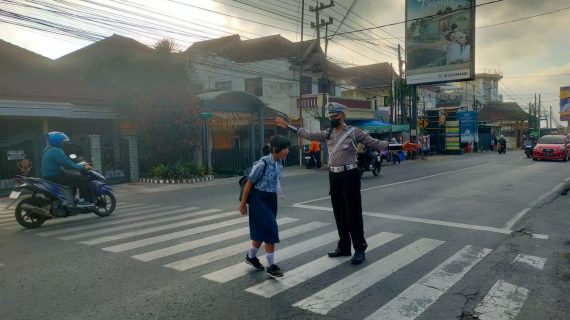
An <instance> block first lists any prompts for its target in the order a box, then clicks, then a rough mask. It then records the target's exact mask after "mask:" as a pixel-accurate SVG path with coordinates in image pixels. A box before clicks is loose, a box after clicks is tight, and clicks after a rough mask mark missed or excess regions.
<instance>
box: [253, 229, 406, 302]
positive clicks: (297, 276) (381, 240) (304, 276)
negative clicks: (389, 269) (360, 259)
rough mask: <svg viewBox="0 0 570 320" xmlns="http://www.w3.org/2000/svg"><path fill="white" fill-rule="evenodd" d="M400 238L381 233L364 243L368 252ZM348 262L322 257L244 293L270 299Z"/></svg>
mask: <svg viewBox="0 0 570 320" xmlns="http://www.w3.org/2000/svg"><path fill="white" fill-rule="evenodd" d="M401 236H402V235H401V234H396V233H389V232H382V233H379V234H377V235H374V236H372V237H370V238H368V239H367V240H366V242H368V250H372V249H375V248H378V247H380V246H382V245H384V244H386V243H388V242H390V241H393V240H395V239H397V238H399V237H401ZM348 260H350V257H346V258H344V259H343V258H329V257H328V256H324V257H321V258H319V259H317V260H313V261H311V262H309V263H307V264H304V265H301V266H299V267H298V268H296V269H293V270H290V271H286V272H285V275H284V276H283V277H282V278H279V281H274V280H273V279H269V280H266V281H263V282H262V283H260V284H258V285H255V286H253V287H249V288H247V289H245V291H247V292H251V293H253V294H256V295H258V296H261V297H264V298H271V297H273V296H275V295H277V294H279V293H281V292H283V291H285V290H287V289H290V288H293V287H295V286H297V285H299V284H301V283H303V282H305V281H307V280H309V279H311V278H314V277H316V276H318V275H320V274H322V273H324V272H326V271H329V270H331V269H333V268H334V267H337V266H339V265H341V264H343V263H346V262H347V261H348Z"/></svg>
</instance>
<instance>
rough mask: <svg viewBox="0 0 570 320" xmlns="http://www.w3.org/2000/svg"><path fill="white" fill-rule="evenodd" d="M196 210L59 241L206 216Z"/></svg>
mask: <svg viewBox="0 0 570 320" xmlns="http://www.w3.org/2000/svg"><path fill="white" fill-rule="evenodd" d="M195 209H198V208H197V207H194V208H188V209H187V210H185V211H182V212H179V213H178V214H176V215H175V216H169V217H166V218H156V219H146V220H144V221H139V222H134V223H129V224H126V225H120V226H117V227H111V228H104V229H97V230H94V231H88V232H82V233H79V234H74V235H70V236H65V237H61V238H59V239H61V240H75V239H81V238H87V237H91V236H97V235H100V234H104V233H110V232H114V231H120V230H127V229H133V228H136V227H142V226H148V225H153V224H160V223H165V222H169V221H177V220H182V219H186V218H191V217H195V216H199V215H202V214H204V211H192V210H195ZM207 213H209V212H207ZM222 217H223V216H222Z"/></svg>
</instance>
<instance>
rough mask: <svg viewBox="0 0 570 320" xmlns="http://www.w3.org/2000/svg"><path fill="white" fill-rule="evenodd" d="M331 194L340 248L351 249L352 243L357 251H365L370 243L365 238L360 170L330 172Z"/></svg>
mask: <svg viewBox="0 0 570 320" xmlns="http://www.w3.org/2000/svg"><path fill="white" fill-rule="evenodd" d="M329 183H330V195H331V201H332V206H333V212H334V218H335V220H336V228H337V230H338V236H339V238H340V240H339V241H338V248H339V249H340V250H342V251H345V252H346V251H350V243H351V241H350V240H351V239H352V244H353V247H354V250H355V251H365V250H366V247H368V245H367V244H366V240H365V239H364V226H363V222H362V202H361V199H360V170H359V169H357V168H356V169H352V170H348V171H343V172H338V173H334V172H329Z"/></svg>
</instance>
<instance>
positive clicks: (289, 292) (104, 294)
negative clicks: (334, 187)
mask: <svg viewBox="0 0 570 320" xmlns="http://www.w3.org/2000/svg"><path fill="white" fill-rule="evenodd" d="M522 156H523V155H522V152H520V151H514V152H509V153H507V154H506V155H497V154H495V153H486V154H475V155H464V156H458V157H439V159H438V160H430V161H424V160H418V161H405V162H403V163H402V165H400V166H387V167H384V168H383V169H382V172H381V174H380V176H379V177H373V176H372V174H371V173H365V175H364V177H363V179H362V201H363V208H364V211H365V215H364V221H365V233H366V236H367V239H368V243H369V249H368V251H367V256H366V258H367V260H366V262H365V263H364V264H362V265H360V266H353V265H351V264H350V263H349V262H348V261H347V260H338V259H330V258H327V257H324V256H325V255H326V252H327V251H329V250H331V249H333V248H334V247H335V244H336V239H337V235H336V228H335V225H334V219H333V216H332V212H331V205H330V200H329V199H328V198H327V194H328V177H327V175H328V173H327V172H326V171H316V170H313V171H308V170H303V169H298V168H297V169H291V170H288V172H287V176H286V177H285V178H284V181H283V188H284V190H285V193H286V198H285V199H282V200H280V208H279V213H278V217H279V219H280V233H281V239H282V242H281V243H279V244H278V246H277V252H276V259H277V262H278V264H279V265H280V266H281V267H282V269H283V270H284V271H285V277H284V278H281V279H278V280H268V279H267V277H266V275H265V274H264V273H263V272H256V271H254V270H253V269H250V268H251V267H249V268H248V266H247V265H245V264H244V263H243V257H244V253H245V250H246V249H247V248H248V244H247V242H248V230H247V218H241V219H240V215H239V213H238V212H237V209H238V202H237V196H238V187H237V178H233V179H221V180H217V181H214V182H209V183H203V184H199V185H186V186H178V185H160V186H157V185H141V184H137V185H124V186H119V187H117V197H118V200H119V203H120V205H119V206H118V208H117V211H116V212H115V214H113V215H112V216H110V217H107V218H96V217H95V216H83V217H74V218H68V219H60V220H54V221H48V222H47V223H46V224H45V225H44V226H43V227H42V228H40V229H37V230H22V228H20V227H18V226H17V225H16V223H15V222H14V221H13V219H12V218H11V212H7V211H4V212H1V213H0V318H1V319H10V320H11V319H34V320H35V319H58V320H61V319H74V320H75V319H252V318H253V319H256V318H260V319H358V320H359V319H390V320H391V319H422V320H427V319H569V318H570V303H569V301H568V298H567V293H568V290H569V289H570V271H569V270H570V254H568V252H570V242H568V241H570V232H568V230H569V229H568V227H570V223H569V222H568V220H569V219H568V206H569V205H570V199H569V197H568V196H565V195H560V194H559V191H560V190H562V189H564V188H565V185H566V182H567V180H568V177H570V164H568V163H558V162H533V161H532V160H529V159H525V158H523V157H522ZM0 203H1V204H5V203H6V199H4V200H0ZM3 207H4V206H2V208H3ZM0 211H1V210H0ZM262 254H263V253H260V255H262ZM261 261H262V263H264V264H265V260H264V259H261Z"/></svg>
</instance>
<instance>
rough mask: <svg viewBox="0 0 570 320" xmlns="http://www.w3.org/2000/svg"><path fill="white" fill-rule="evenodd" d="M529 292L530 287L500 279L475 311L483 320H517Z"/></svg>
mask: <svg viewBox="0 0 570 320" xmlns="http://www.w3.org/2000/svg"><path fill="white" fill-rule="evenodd" d="M528 292H529V291H528V289H525V288H522V287H518V286H516V285H514V284H510V283H508V282H506V281H504V280H499V281H497V282H495V285H493V287H492V288H491V290H490V291H489V293H488V294H487V295H486V296H485V298H483V301H482V302H481V303H480V304H479V306H477V308H475V312H476V314H478V316H479V319H481V320H515V319H516V317H517V315H518V314H519V312H520V311H521V309H522V307H523V304H524V302H525V301H526V298H527V297H528Z"/></svg>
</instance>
